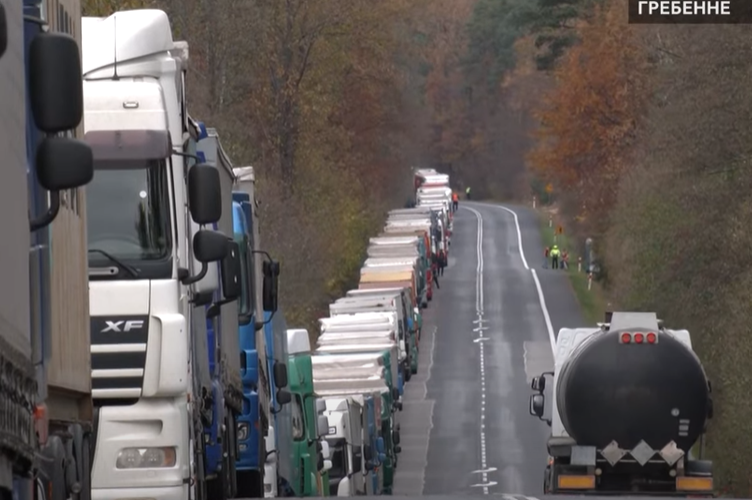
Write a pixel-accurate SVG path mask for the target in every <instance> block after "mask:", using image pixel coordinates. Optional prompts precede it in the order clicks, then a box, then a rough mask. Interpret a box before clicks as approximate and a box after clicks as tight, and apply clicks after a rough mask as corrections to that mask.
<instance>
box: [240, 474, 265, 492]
mask: <svg viewBox="0 0 752 500" xmlns="http://www.w3.org/2000/svg"><path fill="white" fill-rule="evenodd" d="M235 477H236V478H237V484H238V498H264V476H263V474H262V473H261V472H260V471H256V470H244V471H238V472H237V474H236V475H235Z"/></svg>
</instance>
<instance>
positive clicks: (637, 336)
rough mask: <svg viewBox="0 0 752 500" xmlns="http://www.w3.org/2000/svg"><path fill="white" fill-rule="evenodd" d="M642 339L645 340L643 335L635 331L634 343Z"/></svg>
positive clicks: (638, 342) (640, 341)
mask: <svg viewBox="0 0 752 500" xmlns="http://www.w3.org/2000/svg"><path fill="white" fill-rule="evenodd" d="M643 340H645V335H643V334H641V333H635V334H634V341H635V344H642V341H643Z"/></svg>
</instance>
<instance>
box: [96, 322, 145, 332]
mask: <svg viewBox="0 0 752 500" xmlns="http://www.w3.org/2000/svg"><path fill="white" fill-rule="evenodd" d="M105 323H107V326H105V327H104V329H102V333H106V332H115V333H122V332H130V331H131V330H141V329H142V328H143V327H144V321H143V320H140V319H139V320H130V321H105ZM121 325H123V326H122V327H121Z"/></svg>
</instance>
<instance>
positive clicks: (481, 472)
mask: <svg viewBox="0 0 752 500" xmlns="http://www.w3.org/2000/svg"><path fill="white" fill-rule="evenodd" d="M495 470H498V469H497V468H496V467H489V468H488V469H478V470H474V471H473V472H471V474H483V473H484V472H493V471H495Z"/></svg>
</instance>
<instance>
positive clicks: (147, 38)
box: [82, 10, 228, 500]
mask: <svg viewBox="0 0 752 500" xmlns="http://www.w3.org/2000/svg"><path fill="white" fill-rule="evenodd" d="M82 31H83V43H82V52H83V64H82V66H83V73H84V103H85V137H84V138H85V140H86V142H88V143H89V144H90V145H91V147H92V150H93V153H94V168H95V173H94V179H93V181H92V182H91V184H90V185H89V186H87V218H88V246H89V249H88V250H89V251H88V255H89V269H90V272H89V281H90V286H89V302H90V304H89V306H90V313H91V364H92V388H93V391H92V392H93V398H94V402H95V418H94V419H95V438H94V439H95V443H94V449H95V451H94V458H93V471H92V485H91V486H92V498H93V499H95V500H116V499H123V498H129V499H136V498H138V499H144V498H148V499H156V500H185V499H186V498H188V496H189V492H190V488H191V487H190V486H189V485H190V484H195V478H196V474H197V471H196V466H195V463H194V461H193V458H194V456H193V453H192V451H193V447H194V445H195V442H196V441H195V438H194V436H195V432H196V429H195V423H194V421H193V411H192V406H191V403H190V402H189V395H190V393H191V391H192V384H191V380H192V370H193V367H192V366H191V362H190V360H191V356H192V342H191V335H192V333H193V331H194V327H196V326H197V325H194V324H192V323H193V322H192V318H193V313H192V309H193V305H192V301H194V300H195V299H196V297H198V296H199V294H200V293H202V292H213V291H214V290H216V289H217V287H218V271H217V269H216V268H217V267H218V266H216V265H209V263H212V262H217V261H221V260H222V259H224V258H225V256H226V255H227V252H228V246H227V238H226V237H225V236H224V235H222V234H221V233H217V232H214V231H210V230H205V229H204V227H205V226H206V225H211V224H214V223H216V222H217V221H218V220H219V215H220V212H221V204H220V190H219V176H218V172H217V170H216V169H215V168H213V167H211V166H208V165H203V166H202V165H197V166H192V167H191V168H190V169H188V166H187V164H186V155H185V148H186V144H187V143H188V141H189V139H190V138H191V137H193V136H195V135H196V131H195V130H192V127H191V125H190V123H189V119H188V115H187V113H186V109H185V83H184V82H185V70H186V64H187V60H188V52H187V50H188V49H187V44H185V42H175V41H173V39H172V30H171V26H170V22H169V19H168V18H167V15H166V14H165V13H164V12H163V11H160V10H133V11H124V12H117V13H115V14H113V15H111V16H109V17H107V18H103V19H100V18H84V19H83V21H82ZM194 138H195V137H194ZM202 278H203V279H202ZM197 323H200V322H197ZM198 326H200V325H198ZM205 327H206V325H205V322H204V324H203V328H204V329H205ZM204 338H205V330H204ZM199 433H200V430H199Z"/></svg>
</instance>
